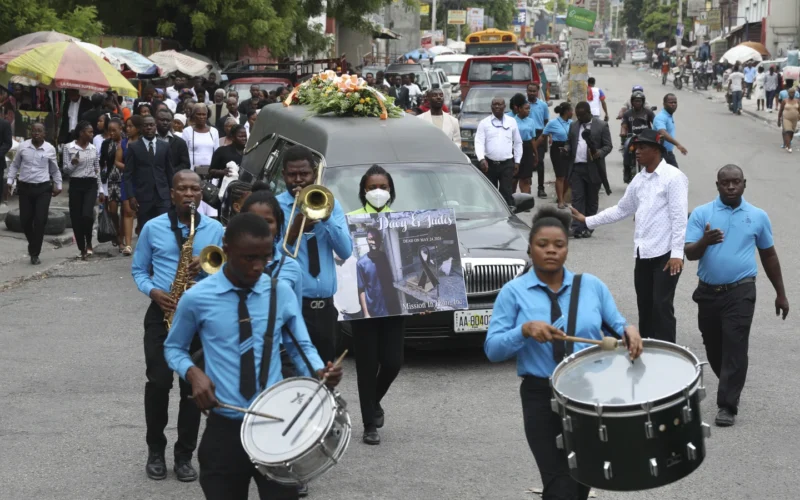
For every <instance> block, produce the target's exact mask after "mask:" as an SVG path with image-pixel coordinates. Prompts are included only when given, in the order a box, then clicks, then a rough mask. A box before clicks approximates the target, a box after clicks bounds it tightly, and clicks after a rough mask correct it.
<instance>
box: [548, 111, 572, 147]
mask: <svg viewBox="0 0 800 500" xmlns="http://www.w3.org/2000/svg"><path fill="white" fill-rule="evenodd" d="M571 123H572V120H565V119H563V118H561V117H560V116H557V117H556V119H555V120H550V121H549V122H547V125H545V126H544V131H542V134H544V135H549V136H550V137H552V138H553V142H567V136H568V135H569V126H570V124H571Z"/></svg>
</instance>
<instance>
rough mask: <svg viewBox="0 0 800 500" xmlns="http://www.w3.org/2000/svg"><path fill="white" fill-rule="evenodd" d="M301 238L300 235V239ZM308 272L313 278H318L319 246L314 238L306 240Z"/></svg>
mask: <svg viewBox="0 0 800 500" xmlns="http://www.w3.org/2000/svg"><path fill="white" fill-rule="evenodd" d="M302 237H303V235H302V234H301V235H300V238H302ZM308 272H309V273H311V276H313V277H315V278H316V277H317V276H319V246H317V237H316V236H314V237H312V238H309V239H308Z"/></svg>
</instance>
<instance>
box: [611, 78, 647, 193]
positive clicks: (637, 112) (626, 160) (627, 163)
mask: <svg viewBox="0 0 800 500" xmlns="http://www.w3.org/2000/svg"><path fill="white" fill-rule="evenodd" d="M645 102H646V99H645V97H644V92H639V91H636V92H634V93H633V94H632V95H631V109H629V110H628V111H626V112H625V113H624V114H623V115H622V127H621V128H620V134H619V135H620V141H621V142H622V144H623V151H622V160H623V161H622V165H623V169H624V170H623V176H622V177H623V181H624V182H625V184H627V183H629V182H630V181H631V179H633V176H634V175H636V173H637V172H638V169H637V165H636V160H635V158H633V155H632V154H631V152H630V150H629V149H628V148H627V147H625V146H628V143H627V142H626V141H627V140H628V136H629V135H630V136H631V137H635V136H637V135H639V133H641V132H642V130H648V129H651V128H653V120H655V117H656V116H655V114H654V113H653V111H652V110H650V109H647V108H645V106H644V103H645Z"/></svg>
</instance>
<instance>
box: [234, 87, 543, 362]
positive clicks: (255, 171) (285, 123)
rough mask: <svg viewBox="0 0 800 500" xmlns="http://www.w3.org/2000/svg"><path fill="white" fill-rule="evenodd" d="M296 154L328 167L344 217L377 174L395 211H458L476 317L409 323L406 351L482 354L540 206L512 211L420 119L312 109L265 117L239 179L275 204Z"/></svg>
mask: <svg viewBox="0 0 800 500" xmlns="http://www.w3.org/2000/svg"><path fill="white" fill-rule="evenodd" d="M514 90H517V89H514ZM295 144H302V145H304V146H306V147H308V148H309V149H311V150H312V152H313V153H314V155H315V157H316V158H317V159H318V161H319V163H320V164H323V162H324V169H323V172H322V184H324V185H325V186H326V187H328V188H329V189H330V190H331V191H332V192H333V195H334V197H335V198H336V200H338V202H339V203H340V204H341V206H342V209H343V210H344V212H345V213H347V212H350V211H352V210H355V209H357V208H360V206H361V203H360V201H359V199H358V189H359V181H360V179H361V176H362V175H363V174H364V173H365V172H366V171H367V169H368V168H369V167H370V166H372V165H373V164H380V165H382V166H383V167H384V168H386V169H387V170H388V171H389V172H390V173H391V174H392V178H393V180H394V185H395V187H396V189H397V200H396V201H395V203H394V204H392V209H393V210H395V211H408V210H422V209H434V208H453V209H454V210H455V215H456V225H457V227H458V238H459V244H460V248H461V252H462V258H461V261H462V268H463V274H464V281H465V284H466V288H467V299H468V303H469V310H468V311H466V312H465V311H456V312H453V311H449V312H445V311H442V312H434V313H431V314H427V315H424V316H420V315H414V316H409V317H408V318H407V320H406V335H405V341H406V344H407V345H412V346H437V345H441V344H443V343H444V344H448V343H449V344H456V345H459V346H460V345H476V344H477V345H482V343H483V341H484V340H485V337H486V330H487V329H488V321H487V319H488V317H490V316H491V314H492V308H493V303H494V300H495V298H496V297H497V294H498V292H499V291H500V288H501V287H502V286H503V285H504V284H505V283H507V282H508V281H510V280H512V279H514V278H515V277H516V276H518V275H519V274H520V273H521V272H522V271H523V269H524V267H525V264H526V262H527V249H528V239H527V238H528V231H529V228H528V226H527V225H526V224H525V223H523V222H522V221H521V220H520V219H519V218H518V217H517V216H516V215H515V214H516V213H518V212H521V211H526V210H530V209H531V208H533V203H534V200H533V197H532V196H530V195H527V194H519V193H518V194H516V195H515V202H516V207H515V208H514V209H513V210H512V209H510V208H509V207H508V206H506V203H505V201H504V200H503V198H502V197H501V196H500V193H499V192H498V191H497V189H495V187H494V186H492V184H491V183H490V182H489V181H488V180H487V179H486V176H485V175H483V173H481V172H480V171H479V170H478V169H477V168H475V167H474V166H473V165H472V164H470V162H469V160H468V159H467V157H466V156H464V154H463V153H462V152H461V151H460V150H459V149H458V147H457V146H456V145H455V144H453V142H452V141H450V140H449V139H448V138H447V137H446V136H445V135H444V134H442V133H441V132H439V131H438V130H436V129H435V127H434V126H433V125H430V124H427V123H424V122H422V121H421V120H417V119H415V118H413V117H403V118H395V119H393V118H390V119H388V120H386V121H379V120H378V119H377V118H360V117H351V118H344V117H335V116H309V111H308V109H306V108H305V107H304V106H289V107H285V106H282V105H280V104H272V105H269V106H266V107H265V108H263V109H262V111H261V113H259V116H258V120H257V121H256V123H255V125H254V126H253V130H251V133H250V139H249V140H248V144H247V147H246V149H245V155H244V157H243V159H242V171H241V174H240V177H239V178H240V179H242V180H244V181H246V182H255V181H257V180H261V181H264V182H266V183H267V184H269V186H270V188H271V189H272V190H273V191H274V192H275V193H276V194H279V193H281V192H283V191H284V190H285V189H286V187H285V185H284V182H283V177H282V175H281V170H282V164H283V155H284V154H285V153H286V151H287V149H288V148H289V147H291V146H293V145H295ZM345 286H350V287H355V283H342V282H340V283H339V287H340V289H342V287H345ZM353 292H354V294H355V293H356V292H355V288H353ZM334 300H335V301H337V302H336V307H337V308H338V309H339V310H340V311H343V312H345V313H348V314H349V312H348V311H347V309H348V307H349V306H348V304H345V303H341V302H338V300H339V299H336V298H335V299H334ZM356 302H357V301H356ZM352 307H353V308H355V307H359V306H358V305H357V304H356V305H353V306H352ZM465 315H466V316H467V318H466V321H464V319H465ZM457 318H458V319H459V320H460V321H459V322H458V324H456V321H455V320H456V319H457ZM478 318H480V321H478V320H477V319H478ZM470 319H475V321H472V322H471V321H470ZM339 325H340V329H339V333H338V339H337V346H340V347H341V346H342V345H343V344H346V343H347V340H348V339H349V334H350V326H349V323H347V322H342V323H339Z"/></svg>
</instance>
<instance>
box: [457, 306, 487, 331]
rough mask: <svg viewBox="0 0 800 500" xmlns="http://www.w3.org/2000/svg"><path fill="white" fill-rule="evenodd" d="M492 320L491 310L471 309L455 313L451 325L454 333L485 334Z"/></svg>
mask: <svg viewBox="0 0 800 500" xmlns="http://www.w3.org/2000/svg"><path fill="white" fill-rule="evenodd" d="M490 319H492V310H491V309H473V310H471V311H455V313H454V317H453V325H454V327H455V328H454V330H455V331H456V333H461V332H485V331H487V330H488V329H489V320H490Z"/></svg>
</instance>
